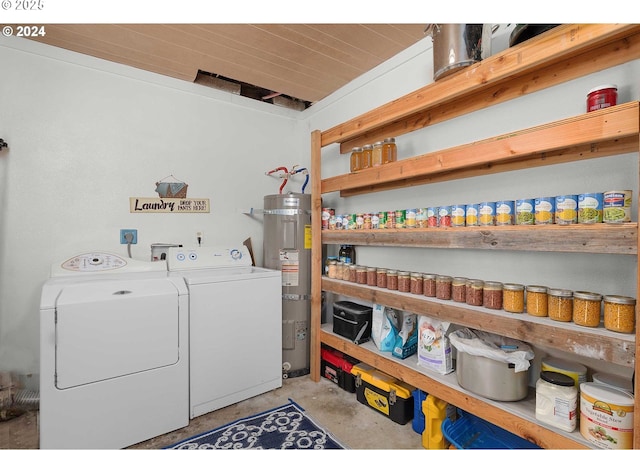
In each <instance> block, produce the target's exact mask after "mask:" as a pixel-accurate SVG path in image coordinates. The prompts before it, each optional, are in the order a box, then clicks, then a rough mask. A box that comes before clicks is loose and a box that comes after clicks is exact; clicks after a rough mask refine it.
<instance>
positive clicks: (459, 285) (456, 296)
mask: <svg viewBox="0 0 640 450" xmlns="http://www.w3.org/2000/svg"><path fill="white" fill-rule="evenodd" d="M467 281H468V280H467V279H466V278H464V277H453V280H452V281H451V300H453V301H454V302H458V303H464V302H466V301H467Z"/></svg>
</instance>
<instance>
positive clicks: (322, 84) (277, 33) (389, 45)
mask: <svg viewBox="0 0 640 450" xmlns="http://www.w3.org/2000/svg"><path fill="white" fill-rule="evenodd" d="M424 29H425V25H424V24H212V25H209V24H193V25H192V24H51V25H47V28H46V31H47V33H46V36H43V37H40V36H39V37H38V38H37V40H38V41H39V42H44V43H45V44H50V45H53V46H56V47H61V48H65V49H68V50H72V51H75V52H79V53H84V54H86V55H91V56H95V57H97V58H101V59H105V60H109V61H113V62H117V63H121V64H125V65H128V66H132V67H136V68H139V69H144V70H148V71H150V72H155V73H158V74H162V75H167V76H169V77H173V78H178V79H180V80H186V81H190V82H198V83H201V84H208V85H211V86H213V87H220V86H218V85H216V83H215V81H216V80H215V79H217V78H219V79H221V80H222V79H228V80H233V81H237V82H240V83H242V84H248V85H253V86H254V87H258V88H261V90H260V94H259V95H260V96H261V98H265V100H269V99H270V98H276V97H278V96H279V94H282V95H283V96H286V97H288V98H291V99H294V100H297V101H303V102H304V103H306V105H307V106H308V105H309V104H311V103H314V102H317V101H319V100H322V99H323V98H325V97H327V96H328V95H329V94H331V93H333V92H335V91H336V90H337V89H339V88H340V87H342V86H344V85H345V84H347V83H349V82H350V81H352V80H354V79H355V78H357V77H358V76H360V75H362V74H364V73H365V72H367V71H369V70H371V69H373V68H374V67H376V66H377V65H379V64H381V63H382V62H384V61H386V60H388V59H389V58H391V57H392V56H394V55H396V54H398V53H400V52H401V51H402V50H404V49H406V48H407V47H410V46H411V45H413V44H415V43H416V42H418V41H419V40H421V39H423V38H424V37H425V33H424ZM199 72H200V76H198V74H199ZM196 79H197V81H196ZM227 90H233V88H231V89H227ZM238 93H239V92H238ZM242 95H245V94H244V93H243V94H242ZM247 96H250V95H247ZM266 97H269V98H266ZM254 98H255V97H254ZM269 101H270V100H269Z"/></svg>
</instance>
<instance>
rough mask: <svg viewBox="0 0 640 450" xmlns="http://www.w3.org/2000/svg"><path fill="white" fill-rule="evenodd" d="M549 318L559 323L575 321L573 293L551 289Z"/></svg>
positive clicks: (549, 294)
mask: <svg viewBox="0 0 640 450" xmlns="http://www.w3.org/2000/svg"><path fill="white" fill-rule="evenodd" d="M547 298H548V303H549V318H550V319H552V320H557V321H559V322H571V319H573V291H570V290H568V289H549V292H548V296H547Z"/></svg>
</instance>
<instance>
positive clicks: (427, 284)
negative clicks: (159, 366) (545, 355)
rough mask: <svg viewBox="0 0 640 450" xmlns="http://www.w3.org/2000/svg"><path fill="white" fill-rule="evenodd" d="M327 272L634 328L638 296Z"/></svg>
mask: <svg viewBox="0 0 640 450" xmlns="http://www.w3.org/2000/svg"><path fill="white" fill-rule="evenodd" d="M326 275H327V276H328V277H329V278H335V279H339V280H344V281H350V282H352V283H357V284H365V285H368V286H376V287H379V288H386V289H390V290H394V291H399V292H406V293H411V294H417V295H424V296H427V297H433V298H437V299H440V300H452V301H454V302H458V303H466V304H468V305H472V306H482V307H485V308H489V309H502V310H504V311H507V312H510V313H526V314H529V315H531V316H536V317H549V318H550V319H551V320H555V321H558V322H574V323H575V324H577V325H581V326H585V327H599V326H601V325H603V326H604V327H605V328H606V329H608V330H611V331H616V332H620V333H633V332H634V330H635V307H636V306H635V305H636V300H635V298H632V297H626V296H621V295H604V296H603V295H601V294H597V293H594V292H585V291H575V292H574V291H571V290H568V289H556V288H548V287H546V286H538V285H529V286H525V285H522V284H517V283H502V282H499V281H484V280H478V279H469V278H465V277H452V276H449V275H438V274H432V273H420V272H409V271H399V270H395V269H386V268H381V267H367V266H361V265H356V264H348V263H343V262H341V261H335V260H331V261H328V262H327V267H326Z"/></svg>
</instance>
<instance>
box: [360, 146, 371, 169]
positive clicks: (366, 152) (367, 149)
mask: <svg viewBox="0 0 640 450" xmlns="http://www.w3.org/2000/svg"><path fill="white" fill-rule="evenodd" d="M372 156H373V145H371V144H366V145H363V146H362V168H363V169H368V168H369V167H373V166H372V161H371V157H372Z"/></svg>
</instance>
